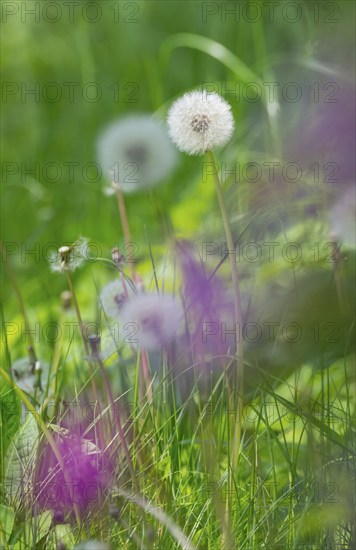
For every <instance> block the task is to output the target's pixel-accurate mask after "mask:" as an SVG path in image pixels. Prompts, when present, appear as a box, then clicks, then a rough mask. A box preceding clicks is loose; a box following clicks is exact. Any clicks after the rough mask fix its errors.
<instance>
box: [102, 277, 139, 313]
mask: <svg viewBox="0 0 356 550" xmlns="http://www.w3.org/2000/svg"><path fill="white" fill-rule="evenodd" d="M134 295H135V292H134V290H133V289H132V287H131V286H130V285H129V284H128V283H125V286H124V285H123V283H122V281H121V280H120V279H116V280H115V281H111V282H110V283H108V284H107V285H105V286H104V288H103V289H102V291H101V294H100V303H101V305H102V308H103V310H104V312H105V315H107V316H108V317H111V318H113V319H119V318H120V313H121V309H122V307H123V306H124V304H125V302H126V301H127V300H128V299H130V298H131V297H132V296H134Z"/></svg>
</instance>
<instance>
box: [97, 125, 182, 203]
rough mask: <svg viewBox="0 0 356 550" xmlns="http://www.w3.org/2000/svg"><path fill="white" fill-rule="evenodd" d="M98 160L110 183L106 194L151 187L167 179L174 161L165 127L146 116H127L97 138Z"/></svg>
mask: <svg viewBox="0 0 356 550" xmlns="http://www.w3.org/2000/svg"><path fill="white" fill-rule="evenodd" d="M97 156H98V160H99V164H100V166H101V168H102V170H103V172H104V174H105V175H106V176H107V177H108V178H109V179H110V180H111V183H110V184H109V186H108V187H107V188H106V189H105V190H104V192H105V194H107V195H110V194H113V193H115V190H116V189H117V186H120V189H121V190H122V191H123V192H124V193H131V192H135V191H140V190H144V189H148V188H150V187H154V186H155V185H158V184H159V183H162V182H163V181H164V180H165V179H166V178H168V177H169V175H170V173H171V172H172V170H173V169H174V167H175V165H176V161H177V154H176V151H175V149H174V147H173V145H172V144H171V142H170V140H169V137H168V134H167V131H166V129H165V127H164V125H163V124H162V123H161V122H159V121H158V120H155V119H153V118H152V117H150V116H149V115H130V116H126V117H125V118H122V119H120V120H118V121H115V122H114V123H112V124H110V125H109V126H108V127H106V128H105V129H104V130H103V132H102V133H101V135H100V136H99V138H98V142H97Z"/></svg>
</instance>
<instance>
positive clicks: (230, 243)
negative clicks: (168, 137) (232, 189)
mask: <svg viewBox="0 0 356 550" xmlns="http://www.w3.org/2000/svg"><path fill="white" fill-rule="evenodd" d="M208 158H209V161H210V163H211V165H212V167H213V177H214V183H215V190H216V195H217V198H218V202H219V207H220V212H221V217H222V221H223V224H224V230H225V237H226V244H227V247H228V255H229V260H230V268H231V279H232V288H233V295H234V314H235V323H236V325H235V326H236V331H237V334H236V336H237V338H236V343H237V349H236V369H235V371H234V379H233V390H235V388H236V387H237V395H236V396H235V398H233V403H234V407H235V406H236V409H235V411H236V416H235V426H234V435H233V440H232V448H231V468H232V472H233V473H234V472H235V471H236V466H237V460H238V456H239V452H240V445H241V420H242V408H243V383H244V375H243V346H242V338H241V337H240V330H241V331H242V308H241V296H240V285H239V277H238V272H237V258H236V249H235V245H234V239H233V237H232V232H231V227H230V222H229V217H228V213H227V209H226V204H225V199H224V193H223V189H222V186H221V182H220V178H219V174H218V167H217V165H216V162H215V159H214V155H213V152H212V151H211V150H209V151H208ZM232 483H233V481H232V476H230V490H231V489H232Z"/></svg>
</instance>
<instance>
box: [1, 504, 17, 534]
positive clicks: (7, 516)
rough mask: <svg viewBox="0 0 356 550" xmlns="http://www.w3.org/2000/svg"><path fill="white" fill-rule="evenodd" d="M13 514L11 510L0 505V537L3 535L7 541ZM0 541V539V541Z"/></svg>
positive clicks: (13, 517)
mask: <svg viewBox="0 0 356 550" xmlns="http://www.w3.org/2000/svg"><path fill="white" fill-rule="evenodd" d="M14 521H15V513H14V510H13V508H10V507H9V506H4V504H0V535H1V536H3V535H5V538H6V540H7V541H8V540H9V538H10V535H11V533H12V528H13V526H14ZM0 540H1V539H0Z"/></svg>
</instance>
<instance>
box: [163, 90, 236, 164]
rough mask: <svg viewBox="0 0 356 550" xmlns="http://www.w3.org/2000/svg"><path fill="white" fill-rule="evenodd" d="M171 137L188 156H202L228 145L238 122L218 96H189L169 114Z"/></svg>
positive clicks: (174, 104)
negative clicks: (235, 122)
mask: <svg viewBox="0 0 356 550" xmlns="http://www.w3.org/2000/svg"><path fill="white" fill-rule="evenodd" d="M167 122H168V128H169V135H170V136H171V138H172V140H173V142H174V143H175V144H176V145H177V147H178V148H179V149H180V150H181V151H184V152H185V153H188V155H202V154H203V153H205V152H206V151H208V150H209V149H214V148H215V147H221V146H223V145H225V144H226V143H227V142H228V141H229V139H230V138H231V135H232V132H233V129H234V119H233V116H232V113H231V108H230V105H229V104H228V103H227V102H226V101H225V100H224V99H223V98H222V97H221V96H220V95H218V94H216V93H207V92H205V91H203V90H202V91H194V92H189V93H187V94H185V95H184V96H182V97H181V98H179V99H178V100H177V101H176V102H175V103H173V105H172V107H171V108H170V110H169V112H168V118H167Z"/></svg>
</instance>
